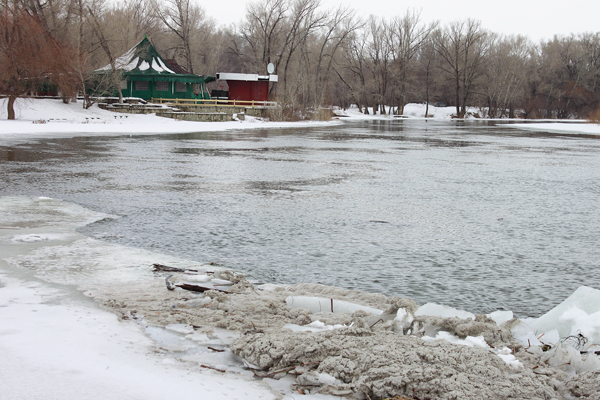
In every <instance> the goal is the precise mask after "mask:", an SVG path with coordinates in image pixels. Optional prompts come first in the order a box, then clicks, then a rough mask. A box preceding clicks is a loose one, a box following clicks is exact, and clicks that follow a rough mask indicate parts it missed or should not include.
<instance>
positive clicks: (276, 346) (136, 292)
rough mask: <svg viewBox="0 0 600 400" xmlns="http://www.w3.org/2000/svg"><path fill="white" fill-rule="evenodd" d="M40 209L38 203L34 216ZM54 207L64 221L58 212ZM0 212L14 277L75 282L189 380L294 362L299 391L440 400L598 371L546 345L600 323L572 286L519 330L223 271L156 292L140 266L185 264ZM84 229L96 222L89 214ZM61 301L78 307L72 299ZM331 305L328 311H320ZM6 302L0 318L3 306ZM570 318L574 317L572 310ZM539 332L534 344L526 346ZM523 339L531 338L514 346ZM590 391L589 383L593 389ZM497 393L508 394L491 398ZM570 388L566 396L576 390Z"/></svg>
mask: <svg viewBox="0 0 600 400" xmlns="http://www.w3.org/2000/svg"><path fill="white" fill-rule="evenodd" d="M40 202H42V203H44V204H43V206H41V207H40ZM71 206H72V207H71ZM56 210H62V211H61V212H60V213H58V214H57V213H56ZM4 215H10V218H11V220H10V221H11V224H12V225H11V226H7V227H10V228H15V229H6V230H0V248H1V249H2V250H3V252H2V255H3V258H6V259H8V261H9V264H10V267H9V270H10V271H12V272H11V273H12V274H17V275H19V274H20V279H23V280H26V279H29V280H31V279H33V278H35V279H39V280H41V281H43V282H50V283H49V284H52V285H58V286H57V287H61V288H62V287H65V288H66V287H68V286H63V285H74V286H75V287H78V288H79V290H80V291H82V292H83V293H85V296H86V297H87V298H93V299H95V300H96V301H97V302H98V303H99V304H100V305H102V306H103V307H106V308H107V309H109V310H112V311H113V312H114V313H115V314H116V315H117V316H119V317H120V319H121V320H125V321H138V323H140V324H142V325H143V326H144V327H146V326H147V327H148V329H146V328H144V329H145V330H146V334H147V336H149V337H151V338H153V340H154V343H155V345H156V348H157V349H158V351H159V354H160V355H161V357H163V360H164V361H165V362H166V363H167V364H173V365H179V366H181V365H182V363H183V365H184V367H185V368H188V369H190V368H192V370H194V369H193V368H194V367H193V366H195V368H196V369H197V368H199V365H206V366H208V367H211V368H217V369H220V370H226V371H230V372H235V373H236V374H241V376H242V377H243V376H246V377H250V376H252V375H253V373H252V372H251V371H249V370H248V369H247V368H246V367H245V366H244V364H243V362H242V361H241V360H240V359H239V358H237V357H238V356H241V357H243V358H244V359H246V360H247V361H249V362H250V363H252V364H255V365H257V366H260V367H262V368H267V369H268V370H267V371H262V372H260V373H261V374H270V373H271V372H272V369H273V368H280V367H282V368H283V367H286V368H287V367H293V369H295V368H298V365H299V363H305V362H309V363H312V362H315V363H317V364H314V365H312V364H311V365H312V366H305V367H304V369H302V368H300V369H298V370H297V371H296V372H297V373H298V374H299V378H298V379H297V380H296V381H295V383H294V385H299V387H301V388H305V389H306V388H307V387H309V386H307V385H304V386H302V385H303V382H304V383H306V382H313V381H314V378H315V376H316V375H315V374H317V375H318V374H325V375H323V376H325V377H326V376H331V377H333V380H331V379H330V380H329V381H328V382H329V383H326V382H322V383H323V386H321V388H320V389H318V390H322V393H338V394H339V393H345V392H344V391H349V392H350V393H363V394H377V395H385V396H391V395H398V394H405V395H409V394H410V393H415V392H412V390H413V389H414V390H415V391H416V393H418V395H419V397H426V396H428V393H429V395H435V396H436V397H437V398H450V397H448V396H451V395H453V393H454V395H457V394H460V397H461V398H464V399H475V398H483V397H486V398H498V399H499V398H508V397H510V396H512V397H513V398H515V397H516V398H552V396H554V397H555V398H561V397H562V396H563V394H562V392H560V390H563V389H562V388H565V387H566V388H568V387H572V386H573V385H571V386H569V382H571V379H575V378H577V379H580V380H582V379H584V378H580V377H578V375H576V374H585V372H586V371H596V370H597V368H599V365H598V364H599V363H597V357H596V356H595V354H587V355H581V353H578V351H579V350H578V349H576V348H575V347H573V346H570V345H569V343H567V342H565V343H563V344H561V346H557V345H556V344H557V343H556V342H558V341H559V340H560V339H562V338H564V336H563V335H562V334H561V333H559V332H567V335H571V334H572V333H573V332H575V331H574V330H577V329H580V330H582V333H583V331H584V330H585V332H587V333H594V334H595V330H596V326H597V325H596V322H597V320H598V319H599V318H598V311H597V309H596V308H595V307H594V306H595V305H597V304H598V301H597V300H598V298H599V297H597V296H598V291H597V290H595V289H591V288H583V289H582V288H580V289H579V290H578V291H576V292H575V293H574V294H573V295H572V296H570V297H569V298H568V299H567V300H565V302H564V303H563V304H561V305H559V306H557V308H555V309H554V310H551V311H550V312H548V313H547V314H545V315H544V316H542V317H540V318H537V319H532V320H528V321H526V322H527V324H529V325H527V324H525V323H524V322H519V321H516V320H511V319H510V318H509V317H511V316H512V314H511V313H510V312H506V311H502V312H495V313H491V314H489V315H488V316H473V318H471V315H473V314H468V313H465V312H464V311H461V310H452V309H450V308H448V307H445V306H439V305H429V306H428V307H426V308H424V309H423V310H421V312H419V310H417V309H416V305H414V302H412V304H411V301H410V300H408V299H402V298H388V297H385V296H383V295H380V294H371V293H366V292H359V291H349V290H345V289H342V288H334V287H329V286H324V285H317V284H306V283H305V284H296V285H267V287H266V288H268V289H269V290H262V291H257V290H253V288H252V286H251V285H250V284H249V283H248V282H247V281H246V280H245V278H244V277H242V276H240V275H238V274H235V273H231V272H224V271H217V272H216V273H215V276H213V277H210V276H208V275H206V276H207V277H209V278H210V279H211V280H213V279H222V280H224V281H228V282H231V283H233V286H232V287H231V288H232V289H231V290H229V291H231V292H232V293H234V294H227V293H221V292H216V291H209V292H205V293H201V294H195V293H191V292H187V291H184V290H181V289H176V290H174V291H168V290H167V289H166V287H165V283H164V277H165V274H161V273H153V272H152V271H151V269H150V268H149V266H150V265H151V264H152V263H154V262H160V263H163V264H167V265H168V264H171V265H174V266H182V267H189V266H190V263H191V261H186V260H179V259H176V258H173V257H167V256H164V255H160V254H155V253H150V252H146V251H142V250H139V249H133V248H127V247H123V246H118V245H112V244H106V243H103V242H99V241H96V240H93V239H90V238H85V237H83V236H81V235H78V234H77V233H76V232H75V231H74V229H75V227H76V226H77V225H80V224H83V223H87V222H88V221H89V220H90V219H92V220H93V219H94V218H93V217H94V215H93V213H91V212H89V211H87V210H85V209H83V208H81V207H79V206H76V205H70V204H69V203H66V202H61V201H59V200H48V199H39V198H0V216H4ZM46 218H49V219H50V222H48V221H45V219H46ZM95 218H104V215H101V214H96V215H95ZM23 221H26V222H27V223H24V222H23ZM57 232H60V233H61V234H65V236H60V237H56V238H55V239H56V240H52V241H50V240H46V241H18V240H17V241H13V240H12V239H13V238H15V237H22V236H23V235H24V236H25V237H30V236H27V235H41V234H48V235H50V234H54V233H57ZM48 237H50V236H48ZM211 268H212V267H211ZM19 271H25V272H27V273H25V272H19ZM191 276H197V277H199V278H198V279H199V280H205V279H206V278H205V277H203V275H185V274H182V277H181V279H189V277H191ZM3 282H8V281H7V280H3ZM4 289H5V288H3V287H2V286H1V285H0V291H3V290H4ZM70 293H71V296H76V294H75V292H74V291H72V292H70ZM290 297H291V298H295V299H302V300H301V303H302V302H306V303H307V304H308V305H310V304H313V305H315V304H317V303H318V304H319V310H317V311H311V310H310V309H309V308H307V307H302V308H292V307H290V306H289V305H288V304H287V303H286V299H287V298H290ZM323 299H325V300H326V307H325V310H324V311H325V312H323V305H322V304H321V301H322V300H323ZM332 299H333V303H334V311H338V312H334V313H331V312H327V308H329V309H330V308H331V303H332ZM6 304H7V307H6V308H5V309H3V312H4V311H6V310H9V309H10V307H11V304H12V303H6ZM336 304H340V305H343V306H344V307H346V309H345V310H346V311H345V312H339V311H341V310H336V309H335V305H336ZM590 304H593V305H594V306H592V305H590ZM413 305H414V307H413ZM394 307H395V308H394ZM573 307H577V310H578V311H576V312H574V311H573V310H574V308H573ZM421 308H423V307H421ZM15 310H16V309H15ZM368 310H377V311H379V313H378V314H377V315H373V314H376V313H374V312H373V313H372V312H369V311H368ZM428 310H429V311H428ZM382 311H383V312H382ZM426 311H427V312H426ZM15 312H16V311H15ZM444 313H446V314H444ZM440 314H442V315H440ZM398 321H403V322H404V323H406V324H404V325H402V327H401V331H400V332H401V333H402V334H401V333H398V332H399V331H398V329H397V328H398V327H397V326H396V325H395V323H396V322H398ZM291 325H294V326H296V327H300V328H301V329H292V331H290V330H289V329H287V328H289V327H290V326H291ZM111 326H112V325H111ZM123 326H129V325H123ZM428 326H429V327H430V328H431V329H429V330H428V329H427V328H426V327H428ZM286 327H287V328H286ZM534 327H535V328H534ZM111 329H118V328H114V327H111ZM226 329H227V330H226ZM509 329H511V330H512V336H514V337H515V338H517V339H520V340H521V346H518V345H514V346H513V345H511V346H508V344H509V343H508V342H510V341H511V340H512V337H510V335H508V336H507V334H506V332H508V330H509ZM293 330H296V332H294V331H293ZM554 332H555V333H554ZM407 333H408V335H407ZM542 333H543V334H544V336H543V337H542V339H541V340H538V342H532V341H531V340H533V339H535V340H537V337H539V335H541V334H542ZM526 337H529V338H530V339H528V341H524V340H523V338H526ZM326 339H327V340H326ZM548 339H552V350H551V351H550V352H544V351H542V349H541V347H540V345H542V344H543V343H542V342H544V343H547V342H549V340H548ZM261 343H269V346H266V345H264V346H263V345H262V344H261ZM0 344H2V341H1V339H0ZM457 345H460V346H457ZM290 346H292V347H293V348H292V349H291V350H290ZM319 346H321V347H319ZM448 346H450V347H448ZM452 346H454V347H452ZM492 346H493V347H492ZM92 347H93V346H92ZM209 347H213V348H215V349H217V350H225V351H223V352H219V351H215V350H211V349H209ZM359 349H363V350H360V351H359ZM364 349H368V350H369V351H367V352H365V351H364ZM292 350H293V351H292ZM294 355H295V356H294ZM267 357H268V358H267ZM415 357H418V359H417V358H415ZM268 359H270V360H274V361H273V362H271V361H268ZM417 360H420V361H417ZM566 363H568V364H567V365H568V366H569V367H565V364H566ZM417 366H420V367H417ZM534 367H535V369H534ZM419 368H420V369H419ZM469 369H472V371H469ZM440 370H442V371H445V372H444V373H445V374H446V375H445V378H443V381H442V383H441V384H440V382H438V381H435V380H432V379H431V377H428V376H429V375H428V372H427V371H432V373H433V371H438V372H436V374H438V373H439V371H440ZM471 372H473V373H471ZM256 373H258V372H256ZM434 375H435V374H433V375H431V376H434ZM435 376H437V375H435ZM478 376H479V377H478ZM586 376H591V375H586ZM594 376H595V375H594ZM300 377H302V378H300ZM269 379H270V378H268V379H265V381H269ZM586 379H587V378H586ZM325 381H327V379H325ZM452 382H459V383H452ZM508 382H511V383H510V384H509V383H508ZM586 382H587V381H586ZM506 385H508V386H506ZM598 385H599V384H598V382H596V387H597V388H598V389H600V387H598ZM509 386H510V387H512V388H513V389H503V388H506V387H509ZM435 387H439V388H442V391H441V392H435V391H434V392H432V391H433V390H438V389H435ZM573 387H574V386H573ZM515 388H518V389H515ZM15 390H16V389H15ZM286 390H287V391H286ZM286 390H284V391H283V394H289V393H291V389H289V387H288V389H286ZM310 390H316V389H314V388H313V389H310ZM511 390H513V391H511ZM514 390H516V391H514ZM568 390H571V392H572V393H574V392H573V391H574V390H576V389H568ZM482 396H483V397H482ZM490 396H491V397H490ZM501 396H506V397H501ZM234 397H235V396H234ZM234 397H232V398H234ZM256 398H259V397H256ZM267 398H268V397H267ZM308 398H310V397H308ZM583 398H585V397H583Z"/></svg>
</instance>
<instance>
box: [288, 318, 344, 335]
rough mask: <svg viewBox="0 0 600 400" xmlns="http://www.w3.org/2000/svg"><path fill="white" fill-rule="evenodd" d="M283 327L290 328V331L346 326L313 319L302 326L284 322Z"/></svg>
mask: <svg viewBox="0 0 600 400" xmlns="http://www.w3.org/2000/svg"><path fill="white" fill-rule="evenodd" d="M283 327H284V328H286V329H289V330H291V331H292V332H321V331H330V330H333V329H341V328H347V326H346V325H326V324H325V323H323V322H321V321H314V322H312V323H310V324H308V325H302V326H301V325H296V324H285V325H284V326H283Z"/></svg>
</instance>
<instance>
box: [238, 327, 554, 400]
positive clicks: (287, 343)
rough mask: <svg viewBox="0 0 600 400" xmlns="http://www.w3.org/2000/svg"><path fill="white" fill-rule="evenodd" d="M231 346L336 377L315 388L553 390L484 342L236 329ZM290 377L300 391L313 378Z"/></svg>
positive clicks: (272, 363)
mask: <svg viewBox="0 0 600 400" xmlns="http://www.w3.org/2000/svg"><path fill="white" fill-rule="evenodd" d="M231 349H232V351H233V352H234V353H235V354H237V355H239V356H241V357H243V358H244V359H246V360H248V361H249V362H250V363H252V364H254V365H256V366H258V367H260V368H262V369H269V370H275V369H283V368H293V367H297V366H305V365H314V368H315V371H316V373H318V374H323V373H325V374H327V375H329V376H331V377H333V378H335V380H337V381H339V383H327V384H324V385H323V386H322V387H321V388H319V389H318V390H319V391H320V392H321V393H347V394H350V393H360V394H363V395H368V396H370V397H375V398H384V397H394V396H397V395H402V396H409V397H411V398H414V397H416V398H421V399H422V398H435V399H457V398H459V399H510V398H520V399H551V398H555V397H557V393H556V391H555V389H554V386H555V383H554V382H553V378H551V377H547V376H537V375H535V374H534V372H533V371H531V370H526V371H523V370H519V371H516V370H514V369H512V368H511V367H510V366H508V365H507V364H506V363H505V362H504V361H502V360H501V359H500V358H499V357H497V356H496V355H495V354H494V353H492V352H490V351H488V350H486V349H482V348H478V347H466V346H456V345H452V344H449V343H446V342H444V341H440V342H426V341H423V340H421V339H419V338H416V337H414V336H403V335H398V334H395V333H392V332H387V331H378V332H372V331H371V330H370V329H365V328H345V329H337V330H332V331H326V332H319V333H294V332H285V331H280V332H272V333H252V334H247V335H243V336H241V337H240V338H239V339H238V340H236V341H235V342H234V343H233V345H232V346H231ZM300 372H302V370H301V371H300ZM306 373H308V372H303V373H301V375H300V377H302V376H303V375H305V374H306ZM307 381H308V382H311V380H310V379H307ZM297 382H298V383H297V384H298V386H299V387H300V388H301V389H302V390H303V391H304V390H315V387H314V384H313V385H306V386H305V385H303V383H302V382H303V380H302V379H298V380H297Z"/></svg>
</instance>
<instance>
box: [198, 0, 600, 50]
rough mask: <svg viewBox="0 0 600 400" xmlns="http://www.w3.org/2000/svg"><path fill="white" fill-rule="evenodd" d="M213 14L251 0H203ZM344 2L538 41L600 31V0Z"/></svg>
mask: <svg viewBox="0 0 600 400" xmlns="http://www.w3.org/2000/svg"><path fill="white" fill-rule="evenodd" d="M197 1H198V3H199V4H200V5H202V7H204V9H205V10H206V12H207V14H208V15H210V16H212V17H214V18H215V19H217V21H218V22H219V24H221V25H229V24H230V23H234V22H239V21H240V20H241V19H242V18H243V17H244V14H245V9H246V3H248V0H220V1H204V0H197ZM321 1H322V4H323V5H324V6H325V7H327V8H335V7H338V6H339V5H340V4H342V3H341V2H340V1H337V0H321ZM343 4H347V5H350V6H351V7H353V8H354V9H356V10H357V11H358V13H359V15H364V16H368V15H370V14H374V15H377V16H393V15H403V14H404V13H405V12H406V10H407V9H409V8H415V9H421V10H422V13H421V20H422V21H424V22H431V21H435V20H439V21H440V22H441V23H442V24H446V23H449V22H452V21H456V20H459V19H466V18H473V19H477V20H480V21H481V23H482V25H483V27H484V28H486V29H489V30H491V31H494V32H497V33H503V34H521V35H526V36H529V37H530V38H531V39H532V40H534V41H539V40H541V39H551V38H552V37H553V36H554V35H555V34H562V35H566V34H569V33H580V32H599V31H600V19H599V15H600V1H598V0H560V1H558V0H502V1H489V0H488V1H485V0H484V1H478V2H475V1H468V0H422V1H419V2H406V1H394V0H346V1H344V2H343Z"/></svg>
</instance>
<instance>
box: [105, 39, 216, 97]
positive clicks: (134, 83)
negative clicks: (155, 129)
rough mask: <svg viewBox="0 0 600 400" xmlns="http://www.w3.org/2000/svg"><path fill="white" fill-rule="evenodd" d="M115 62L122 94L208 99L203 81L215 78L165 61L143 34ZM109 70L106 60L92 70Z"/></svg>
mask: <svg viewBox="0 0 600 400" xmlns="http://www.w3.org/2000/svg"><path fill="white" fill-rule="evenodd" d="M115 65H116V68H117V69H118V70H119V71H120V72H121V73H122V76H123V79H124V80H123V81H122V82H121V92H122V93H123V96H125V97H139V98H142V99H144V100H150V99H151V98H165V99H210V95H209V94H208V91H207V90H206V87H205V84H206V83H208V82H212V81H214V80H215V78H214V77H212V76H199V75H193V74H189V73H187V72H186V71H185V70H183V68H181V67H180V66H178V65H176V64H175V65H174V64H173V62H170V63H167V62H165V60H164V59H163V58H162V57H161V56H160V54H158V52H157V51H156V49H155V48H154V46H153V45H152V43H151V42H150V40H149V39H148V37H147V36H146V37H144V39H143V40H142V41H141V42H139V43H138V44H136V45H135V46H134V47H133V48H131V50H129V51H128V52H127V53H125V54H123V55H122V56H121V57H119V58H117V59H116V60H115ZM111 70H112V69H111V66H110V64H109V65H107V66H105V67H103V68H100V69H98V70H96V71H95V73H96V74H106V73H110V72H111ZM178 72H179V73H178Z"/></svg>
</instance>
